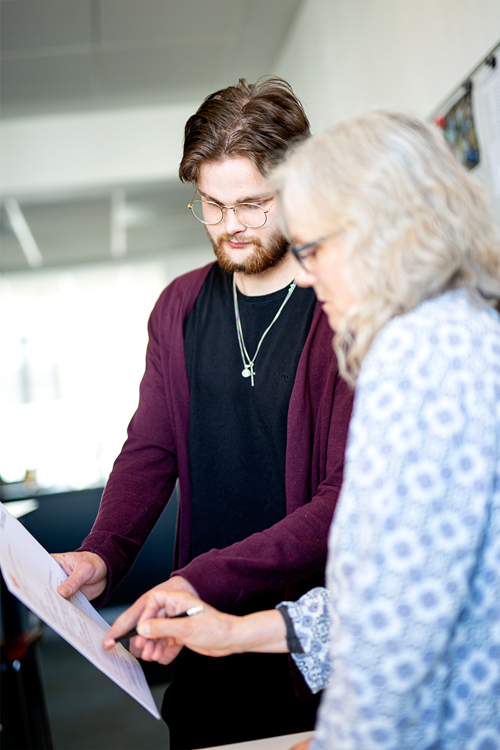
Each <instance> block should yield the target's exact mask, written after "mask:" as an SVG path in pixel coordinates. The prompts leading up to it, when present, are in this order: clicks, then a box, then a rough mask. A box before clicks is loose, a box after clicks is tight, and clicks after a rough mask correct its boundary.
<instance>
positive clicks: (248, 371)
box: [241, 367, 252, 378]
mask: <svg viewBox="0 0 500 750" xmlns="http://www.w3.org/2000/svg"><path fill="white" fill-rule="evenodd" d="M241 374H242V375H243V377H244V378H249V377H250V375H251V374H252V373H251V372H250V370H249V369H248V367H245V369H244V370H242V371H241Z"/></svg>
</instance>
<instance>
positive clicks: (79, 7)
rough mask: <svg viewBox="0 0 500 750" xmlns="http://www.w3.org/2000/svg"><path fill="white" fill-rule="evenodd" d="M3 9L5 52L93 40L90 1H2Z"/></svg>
mask: <svg viewBox="0 0 500 750" xmlns="http://www.w3.org/2000/svg"><path fill="white" fill-rule="evenodd" d="M138 5H140V3H138ZM1 10H2V19H1V20H2V30H1V40H2V54H4V53H6V52H14V51H17V52H19V51H21V50H24V51H25V52H26V53H28V52H29V51H30V50H44V49H46V48H51V47H64V46H70V45H79V44H89V43H91V41H92V14H91V2H90V0H2V6H1Z"/></svg>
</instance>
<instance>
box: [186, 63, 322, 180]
mask: <svg viewBox="0 0 500 750" xmlns="http://www.w3.org/2000/svg"><path fill="white" fill-rule="evenodd" d="M309 135H310V130H309V121H308V119H307V117H306V114H305V112H304V108H303V107H302V104H301V103H300V101H299V100H298V99H297V97H296V96H295V94H294V93H293V91H292V88H291V86H290V84H289V83H287V82H286V81H284V80H283V79H282V78H278V77H276V76H266V77H264V78H259V80H258V81H257V82H256V83H252V84H249V83H247V82H246V80H245V79H244V78H240V80H239V81H238V84H237V85H236V86H229V87H228V88H226V89H221V90H220V91H216V92H215V93H214V94H210V96H207V98H206V99H205V100H204V102H203V104H202V105H201V106H200V107H199V109H198V111H197V112H196V113H195V114H194V115H192V116H191V117H190V118H189V120H188V121H187V123H186V127H185V130H184V153H183V156H182V160H181V163H180V165H179V177H180V179H181V180H182V182H192V183H197V182H198V174H199V170H200V166H201V165H202V164H203V163H204V162H207V161H219V160H220V159H224V158H225V157H228V156H246V157H247V158H248V159H250V161H251V162H252V163H253V164H255V166H256V167H257V169H258V170H259V172H260V173H261V174H265V173H266V171H267V169H268V168H269V167H272V166H274V165H275V164H277V163H278V161H280V159H281V158H282V156H283V154H284V153H285V151H286V150H287V149H288V148H289V147H290V145H291V144H292V143H295V142H297V141H299V140H302V139H304V138H307V137H308V136H309Z"/></svg>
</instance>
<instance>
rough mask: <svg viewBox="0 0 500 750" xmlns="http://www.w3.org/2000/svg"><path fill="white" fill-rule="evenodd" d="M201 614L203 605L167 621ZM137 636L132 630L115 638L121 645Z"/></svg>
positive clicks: (135, 630) (133, 629)
mask: <svg viewBox="0 0 500 750" xmlns="http://www.w3.org/2000/svg"><path fill="white" fill-rule="evenodd" d="M199 612H203V607H202V605H201V604H198V605H197V606H196V607H191V608H190V609H187V610H186V611H185V612H181V613H180V614H179V615H172V617H168V618H167V619H168V620H175V619H176V618H177V617H191V615H197V614H198V613H199ZM136 635H140V633H138V632H137V629H136V628H132V630H129V631H128V633H125V634H124V635H119V636H118V638H115V642H116V643H121V642H122V641H128V639H129V638H134V636H136Z"/></svg>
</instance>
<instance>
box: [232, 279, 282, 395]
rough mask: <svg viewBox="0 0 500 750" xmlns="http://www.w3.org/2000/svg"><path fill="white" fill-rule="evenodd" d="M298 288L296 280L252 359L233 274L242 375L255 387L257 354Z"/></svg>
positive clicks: (235, 314)
mask: <svg viewBox="0 0 500 750" xmlns="http://www.w3.org/2000/svg"><path fill="white" fill-rule="evenodd" d="M296 286H297V284H296V283H295V279H294V280H293V281H292V283H291V284H290V288H289V290H288V294H287V295H286V297H285V299H284V300H283V302H282V304H281V306H280V309H279V310H278V312H277V313H276V315H275V316H274V318H273V319H272V321H271V323H270V325H269V326H268V327H267V328H266V330H265V331H264V333H263V334H262V336H261V337H260V341H259V343H258V345H257V349H256V350H255V354H254V355H253V357H252V358H250V355H249V353H248V352H247V348H246V346H245V340H244V338H243V330H242V328H241V320H240V308H239V306H238V294H237V291H236V277H235V276H234V274H233V299H234V317H235V319H236V332H237V334H238V344H239V347H240V352H241V359H242V362H243V370H242V371H241V374H242V376H243V377H244V378H250V379H251V383H252V386H254V385H255V383H254V377H255V370H254V364H255V360H256V359H257V354H258V353H259V350H260V347H261V346H262V342H263V341H264V339H265V338H266V336H267V334H268V333H269V331H270V330H271V328H272V327H273V325H274V324H275V323H276V321H277V320H278V318H279V316H280V315H281V312H282V310H283V308H284V307H285V305H286V303H287V302H288V300H289V299H290V297H291V296H292V294H293V290H294V289H295V287H296Z"/></svg>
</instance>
